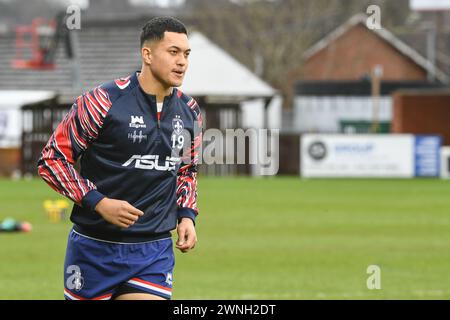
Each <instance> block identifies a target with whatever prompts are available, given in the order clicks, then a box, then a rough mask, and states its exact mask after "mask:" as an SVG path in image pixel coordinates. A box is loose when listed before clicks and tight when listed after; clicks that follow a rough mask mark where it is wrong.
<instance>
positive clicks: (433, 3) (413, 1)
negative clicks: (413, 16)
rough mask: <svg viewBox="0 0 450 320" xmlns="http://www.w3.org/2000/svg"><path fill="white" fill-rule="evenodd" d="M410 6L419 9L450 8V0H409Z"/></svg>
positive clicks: (437, 9)
mask: <svg viewBox="0 0 450 320" xmlns="http://www.w3.org/2000/svg"><path fill="white" fill-rule="evenodd" d="M409 6H410V8H411V10H417V11H441V10H450V0H409Z"/></svg>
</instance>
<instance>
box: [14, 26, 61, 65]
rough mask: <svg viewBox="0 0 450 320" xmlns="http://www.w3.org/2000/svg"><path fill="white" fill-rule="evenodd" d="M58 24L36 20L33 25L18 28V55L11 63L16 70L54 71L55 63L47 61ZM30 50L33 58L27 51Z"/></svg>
mask: <svg viewBox="0 0 450 320" xmlns="http://www.w3.org/2000/svg"><path fill="white" fill-rule="evenodd" d="M55 29H56V22H55V21H54V20H51V21H45V20H44V19H43V18H35V19H33V21H32V22H31V25H20V26H17V27H16V54H15V58H14V59H13V60H12V61H11V66H12V67H13V68H15V69H40V70H41V69H50V70H51V69H54V67H55V65H54V62H53V61H47V59H46V58H47V56H48V53H49V50H50V45H51V40H52V38H53V36H54V34H55ZM27 49H28V50H29V52H28V53H31V58H29V59H27V58H25V57H27V56H29V54H28V55H27V53H26V52H25V50H27Z"/></svg>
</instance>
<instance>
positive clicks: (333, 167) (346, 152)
mask: <svg viewBox="0 0 450 320" xmlns="http://www.w3.org/2000/svg"><path fill="white" fill-rule="evenodd" d="M414 144H415V138H414V135H407V134H399V135H379V134H377V135H370V134H364V135H323V134H320V135H319V134H318V135H314V134H305V135H303V136H302V137H301V145H300V173H301V175H302V176H303V177H395V178H411V177H414V174H415V166H414Z"/></svg>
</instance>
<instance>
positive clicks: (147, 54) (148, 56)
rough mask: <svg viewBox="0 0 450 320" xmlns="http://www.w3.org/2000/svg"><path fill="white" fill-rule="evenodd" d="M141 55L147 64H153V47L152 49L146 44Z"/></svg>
mask: <svg viewBox="0 0 450 320" xmlns="http://www.w3.org/2000/svg"><path fill="white" fill-rule="evenodd" d="M141 56H142V61H143V62H144V63H145V64H152V49H150V47H147V46H145V45H144V46H143V47H142V48H141Z"/></svg>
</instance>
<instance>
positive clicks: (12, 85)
mask: <svg viewBox="0 0 450 320" xmlns="http://www.w3.org/2000/svg"><path fill="white" fill-rule="evenodd" d="M128 18H129V17H128ZM148 19H149V17H148V16H146V17H140V18H136V17H135V19H120V18H118V19H97V20H91V21H87V22H83V24H82V31H81V32H77V33H78V45H77V46H76V47H77V48H78V55H79V76H80V82H81V83H80V85H79V86H77V85H76V84H74V83H73V78H74V76H73V75H74V73H73V70H72V69H73V65H72V63H73V62H72V60H70V59H69V58H68V57H67V56H66V53H65V48H64V44H63V43H60V45H59V46H58V48H57V50H56V55H55V69H53V70H28V69H13V68H12V67H11V60H13V59H14V55H15V46H14V42H15V34H14V33H13V32H9V33H4V34H1V35H0V64H1V65H2V68H1V71H0V90H51V91H54V92H56V93H57V94H58V95H59V101H60V102H61V103H69V102H71V101H73V100H74V98H76V97H77V96H78V95H79V94H80V93H82V92H84V91H86V90H90V89H92V88H93V87H95V86H97V85H99V84H101V83H104V82H106V81H110V80H113V79H116V78H119V77H123V76H127V75H128V74H130V73H132V72H133V71H136V70H139V69H140V65H141V62H140V61H141V60H140V52H139V33H140V28H141V26H142V25H143V24H144V23H145V21H147V20H148ZM190 37H191V41H190V43H191V47H192V54H191V58H190V60H191V61H190V68H189V71H188V73H187V76H186V79H185V86H184V87H183V88H182V90H183V91H184V92H186V93H187V94H190V95H193V96H211V95H215V96H227V97H230V96H231V97H239V98H243V97H245V98H249V97H269V96H273V95H274V93H275V90H274V89H273V88H271V87H270V86H269V85H268V84H266V83H265V82H264V81H262V80H261V79H259V78H258V77H257V76H256V75H254V74H253V73H252V72H251V71H250V70H248V69H247V68H246V67H244V66H243V65H242V64H240V63H239V62H238V61H236V60H235V59H234V58H232V57H231V56H230V55H229V54H228V53H226V52H225V51H224V50H223V49H221V48H219V47H218V46H216V45H214V44H213V43H212V42H211V41H209V40H208V39H207V38H206V37H205V36H203V35H201V34H200V33H198V32H193V33H192V34H191V35H190Z"/></svg>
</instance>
